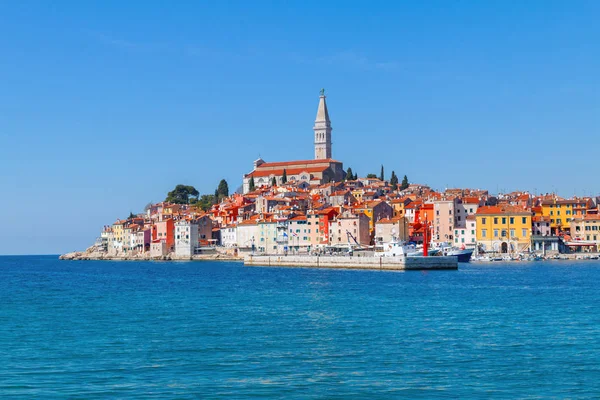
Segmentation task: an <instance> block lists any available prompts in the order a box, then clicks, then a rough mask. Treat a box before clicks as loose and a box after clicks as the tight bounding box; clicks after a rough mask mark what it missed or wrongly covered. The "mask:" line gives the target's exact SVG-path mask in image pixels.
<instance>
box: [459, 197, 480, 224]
mask: <svg viewBox="0 0 600 400" xmlns="http://www.w3.org/2000/svg"><path fill="white" fill-rule="evenodd" d="M479 203H480V201H479V199H478V198H476V197H465V198H463V199H461V200H457V201H456V204H455V206H454V207H455V213H454V216H455V218H454V228H466V227H467V217H468V216H469V215H475V214H477V209H478V208H479Z"/></svg>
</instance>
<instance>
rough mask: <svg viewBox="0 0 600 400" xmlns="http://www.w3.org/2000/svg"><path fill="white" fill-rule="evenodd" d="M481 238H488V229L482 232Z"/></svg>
mask: <svg viewBox="0 0 600 400" xmlns="http://www.w3.org/2000/svg"><path fill="white" fill-rule="evenodd" d="M481 237H487V229H482V230H481Z"/></svg>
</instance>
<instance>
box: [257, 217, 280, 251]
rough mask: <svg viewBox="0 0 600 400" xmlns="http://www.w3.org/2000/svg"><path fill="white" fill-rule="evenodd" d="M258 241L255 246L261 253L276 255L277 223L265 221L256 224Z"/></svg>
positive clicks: (270, 220)
mask: <svg viewBox="0 0 600 400" xmlns="http://www.w3.org/2000/svg"><path fill="white" fill-rule="evenodd" d="M258 234H259V240H258V242H257V244H256V247H257V250H258V251H259V252H261V253H267V254H275V253H277V221H275V220H274V219H266V220H262V221H259V222H258Z"/></svg>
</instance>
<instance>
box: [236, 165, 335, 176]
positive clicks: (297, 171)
mask: <svg viewBox="0 0 600 400" xmlns="http://www.w3.org/2000/svg"><path fill="white" fill-rule="evenodd" d="M327 168H329V166H322V167H309V168H291V169H286V171H285V172H286V174H287V175H288V176H290V175H298V174H301V173H302V172H306V173H309V174H312V173H314V172H323V171H325V170H326V169H327ZM271 175H275V176H281V175H283V168H281V169H268V170H260V169H258V170H256V171H252V172H250V173H249V174H248V175H246V176H248V177H250V176H254V177H263V176H271Z"/></svg>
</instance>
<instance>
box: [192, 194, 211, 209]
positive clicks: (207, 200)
mask: <svg viewBox="0 0 600 400" xmlns="http://www.w3.org/2000/svg"><path fill="white" fill-rule="evenodd" d="M214 203H215V196H213V195H212V194H203V195H202V196H200V198H199V199H198V201H197V202H196V205H197V206H198V207H200V209H202V211H208V210H210V208H211V207H212V206H213V204H214Z"/></svg>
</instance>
